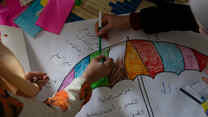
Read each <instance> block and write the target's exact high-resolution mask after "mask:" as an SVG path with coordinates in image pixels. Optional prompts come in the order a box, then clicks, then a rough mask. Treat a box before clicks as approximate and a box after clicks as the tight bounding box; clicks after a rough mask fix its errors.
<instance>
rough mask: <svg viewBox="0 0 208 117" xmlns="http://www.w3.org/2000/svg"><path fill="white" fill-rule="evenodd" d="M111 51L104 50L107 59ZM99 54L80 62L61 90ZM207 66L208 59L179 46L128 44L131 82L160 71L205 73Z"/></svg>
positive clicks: (167, 44) (127, 53)
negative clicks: (137, 77)
mask: <svg viewBox="0 0 208 117" xmlns="http://www.w3.org/2000/svg"><path fill="white" fill-rule="evenodd" d="M109 50H110V49H109V48H107V49H105V50H104V54H105V56H108V54H109ZM98 55H99V54H98V52H94V53H92V54H90V55H89V56H87V57H86V58H84V59H83V60H81V61H80V62H79V63H78V64H77V65H76V66H75V67H74V69H73V70H72V71H71V72H70V73H69V74H68V75H67V77H66V78H65V80H64V81H63V83H62V85H61V87H60V89H63V88H64V87H66V86H67V85H69V84H70V83H71V82H72V80H73V79H74V78H78V77H79V76H80V75H81V74H82V73H83V72H84V70H85V68H86V67H87V65H88V64H89V63H90V61H91V60H92V59H93V58H95V57H96V56H98ZM207 64H208V56H205V55H203V54H201V53H199V52H197V51H195V50H193V49H190V48H186V47H183V46H180V45H176V44H172V43H167V42H152V41H145V40H131V41H127V42H126V53H125V67H126V71H127V75H128V77H129V79H131V80H133V79H134V78H135V77H136V76H137V75H147V76H151V77H152V78H154V77H155V76H156V75H157V74H158V73H161V72H172V73H176V74H177V75H179V74H180V73H181V72H183V71H185V70H196V71H202V70H203V69H204V68H205V67H206V65H207Z"/></svg>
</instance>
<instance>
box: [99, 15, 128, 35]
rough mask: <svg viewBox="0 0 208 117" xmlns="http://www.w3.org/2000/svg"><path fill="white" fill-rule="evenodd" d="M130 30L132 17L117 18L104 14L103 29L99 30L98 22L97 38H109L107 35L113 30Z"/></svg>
mask: <svg viewBox="0 0 208 117" xmlns="http://www.w3.org/2000/svg"><path fill="white" fill-rule="evenodd" d="M127 28H130V16H115V15H109V14H104V16H103V17H102V29H101V30H99V27H98V22H97V23H96V25H95V31H96V34H97V36H103V37H104V38H107V34H108V32H109V31H110V30H112V29H127Z"/></svg>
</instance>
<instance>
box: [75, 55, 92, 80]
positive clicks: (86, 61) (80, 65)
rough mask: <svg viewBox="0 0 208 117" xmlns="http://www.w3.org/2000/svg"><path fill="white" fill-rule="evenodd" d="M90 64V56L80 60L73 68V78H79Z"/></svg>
mask: <svg viewBox="0 0 208 117" xmlns="http://www.w3.org/2000/svg"><path fill="white" fill-rule="evenodd" d="M89 63H90V56H88V57H86V58H84V59H83V60H81V61H80V62H79V63H78V64H77V65H76V66H75V67H74V72H75V78H79V77H80V76H81V75H82V74H83V72H84V71H85V69H86V67H87V66H88V64H89Z"/></svg>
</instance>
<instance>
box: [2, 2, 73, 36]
mask: <svg viewBox="0 0 208 117" xmlns="http://www.w3.org/2000/svg"><path fill="white" fill-rule="evenodd" d="M31 2H32V3H31ZM29 3H31V4H29ZM73 6H74V0H5V2H4V3H1V4H0V25H7V26H15V27H20V28H22V29H23V30H24V32H26V33H28V34H29V35H30V36H32V37H35V36H36V35H37V34H38V33H39V32H40V31H42V30H46V31H48V32H52V33H55V34H60V32H61V30H62V28H63V26H64V23H65V21H66V20H67V17H68V16H69V14H70V12H71V10H72V8H73Z"/></svg>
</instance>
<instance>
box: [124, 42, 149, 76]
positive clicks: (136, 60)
mask: <svg viewBox="0 0 208 117" xmlns="http://www.w3.org/2000/svg"><path fill="white" fill-rule="evenodd" d="M125 67H126V71H127V74H128V77H129V79H130V80H133V79H135V77H136V76H137V75H148V74H149V73H148V71H147V69H146V68H145V65H144V64H143V62H142V60H141V58H140V57H139V56H138V54H137V52H136V50H135V49H134V47H133V46H132V45H131V43H130V42H127V47H126V56H125Z"/></svg>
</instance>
